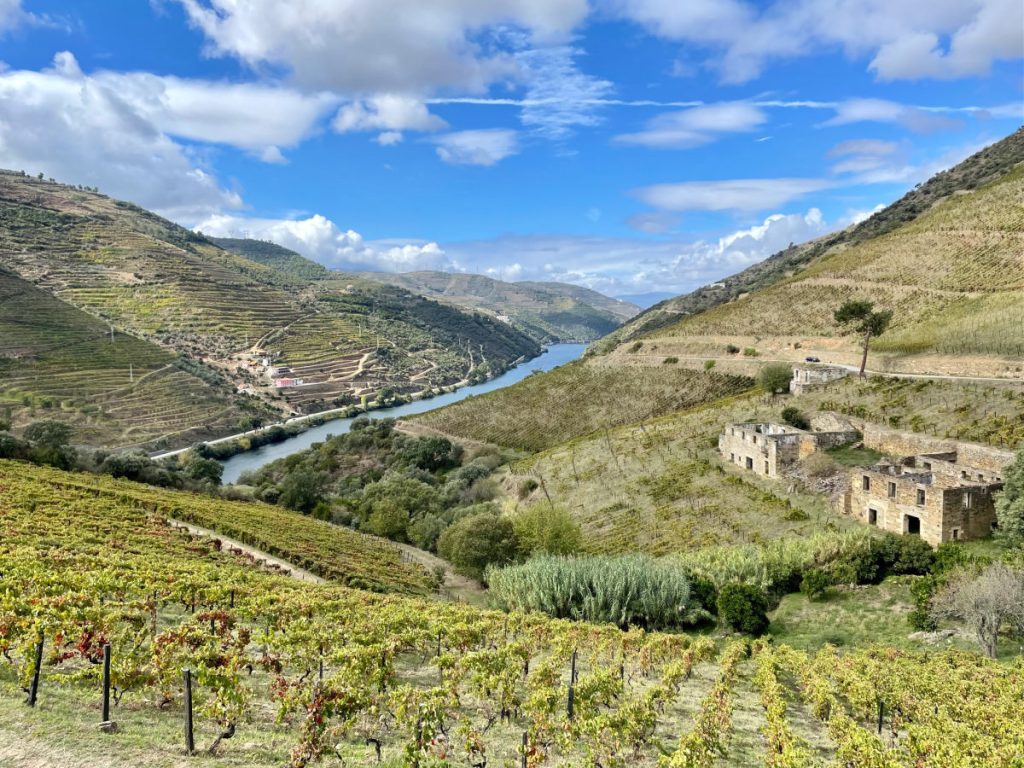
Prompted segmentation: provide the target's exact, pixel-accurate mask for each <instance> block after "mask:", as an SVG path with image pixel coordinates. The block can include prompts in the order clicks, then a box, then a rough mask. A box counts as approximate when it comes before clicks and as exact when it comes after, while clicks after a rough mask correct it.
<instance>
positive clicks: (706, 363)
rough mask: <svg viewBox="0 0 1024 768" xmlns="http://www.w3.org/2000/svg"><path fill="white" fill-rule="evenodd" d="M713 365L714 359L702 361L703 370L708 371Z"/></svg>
mask: <svg viewBox="0 0 1024 768" xmlns="http://www.w3.org/2000/svg"><path fill="white" fill-rule="evenodd" d="M714 367H715V361H714V360H705V361H704V370H705V371H710V370H711V369H712V368H714Z"/></svg>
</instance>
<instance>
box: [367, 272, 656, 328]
mask: <svg viewBox="0 0 1024 768" xmlns="http://www.w3.org/2000/svg"><path fill="white" fill-rule="evenodd" d="M359 276H360V277H362V278H365V279H367V280H377V281H380V282H384V283H388V284H390V285H397V286H401V287H402V288H405V289H406V290H409V291H412V292H413V293H417V294H420V295H422V296H426V297H427V298H431V299H435V300H437V301H443V302H447V303H450V304H454V305H456V306H459V307H464V308H467V309H472V310H483V311H486V312H489V313H491V314H494V315H501V316H503V317H507V318H509V320H510V322H512V323H513V324H514V325H515V326H516V327H518V328H521V329H522V330H524V331H525V332H526V333H528V334H530V335H531V336H532V337H533V338H535V339H536V340H537V341H539V342H542V343H545V342H568V341H593V340H595V339H599V338H601V337H602V336H605V335H606V334H608V333H611V332H612V331H614V330H615V329H616V328H618V327H619V326H620V325H621V324H622V323H624V322H626V321H627V320H629V319H630V318H632V317H633V316H634V315H636V314H637V313H638V312H639V311H640V308H639V307H637V306H635V305H633V304H630V303H629V302H625V301H619V300H618V299H611V298H609V297H607V296H604V295H602V294H600V293H597V292H596V291H591V290H589V289H587V288H583V287H581V286H577V285H569V284H567V283H538V282H522V283H506V282H503V281H501V280H494V279H493V278H490V277H485V276H484V275H470V274H460V273H449V272H407V273H404V274H389V273H384V272H363V273H359Z"/></svg>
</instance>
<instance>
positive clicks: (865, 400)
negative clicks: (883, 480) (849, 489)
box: [507, 378, 1024, 555]
mask: <svg viewBox="0 0 1024 768" xmlns="http://www.w3.org/2000/svg"><path fill="white" fill-rule="evenodd" d="M786 406H795V407H797V408H798V409H799V410H800V411H801V412H802V413H803V414H804V415H805V416H807V417H808V418H815V417H821V416H823V415H825V414H838V415H839V416H840V417H846V418H850V419H852V420H854V422H857V423H859V422H860V421H869V422H872V423H880V424H887V425H889V426H891V427H896V428H899V429H900V430H904V431H911V432H915V433H919V434H921V435H927V436H931V437H938V438H942V439H956V440H963V441H967V442H975V443H984V444H988V445H991V446H994V447H999V448H1013V447H1015V446H1018V445H1021V444H1024V387H1020V386H1011V385H1004V384H992V385H985V384H965V383H960V382H954V381H941V380H934V381H928V380H922V381H912V380H907V379H886V378H872V379H869V380H867V381H864V382H861V381H859V380H856V379H853V378H850V379H845V380H840V381H837V382H834V383H832V384H830V385H828V386H827V387H825V388H823V389H821V390H817V391H813V392H809V393H806V394H804V395H800V396H799V397H786V398H777V397H776V398H773V397H770V396H767V395H763V394H759V393H755V394H747V395H741V396H738V397H731V398H726V399H724V400H721V401H718V402H714V403H708V404H704V405H700V406H697V407H695V408H693V409H690V410H687V411H682V412H679V413H675V414H671V415H667V416H664V417H662V418H651V419H644V420H643V421H639V420H638V421H637V422H636V423H632V424H629V425H626V426H622V427H619V428H618V429H613V430H610V431H609V432H607V433H599V434H593V435H589V436H586V437H582V438H579V439H576V440H571V441H568V442H566V443H564V444H561V445H557V446H554V447H552V448H550V449H548V450H546V451H542V452H540V453H537V454H536V455H534V456H531V457H529V458H526V459H522V460H521V461H519V462H517V463H516V464H513V465H512V466H511V469H510V472H509V477H508V482H507V487H508V489H509V492H510V494H511V496H512V501H513V502H515V503H521V504H526V505H534V504H536V505H540V506H541V507H546V506H547V505H548V504H551V503H553V504H554V505H556V506H557V507H559V508H562V509H565V510H566V511H568V512H570V514H572V516H573V517H574V518H575V519H576V520H577V522H579V524H580V525H581V527H582V529H583V542H584V547H585V549H586V550H588V551H590V552H595V553H613V554H618V553H627V552H636V551H640V552H648V553H650V554H655V555H665V554H669V553H672V552H682V551H691V550H695V549H699V548H701V547H707V546H716V545H726V544H742V543H764V542H767V541H772V540H776V539H786V538H793V537H807V536H810V535H813V534H815V533H817V532H820V531H822V530H825V529H827V528H830V527H837V528H843V529H845V528H850V527H854V526H856V524H855V523H853V522H852V521H849V520H847V519H846V518H844V517H842V516H841V515H838V514H837V513H835V512H834V511H832V510H831V509H830V506H829V499H828V495H827V493H821V494H812V493H808V492H804V491H801V490H799V488H798V486H797V485H795V484H794V483H793V482H791V481H787V482H781V481H780V482H776V481H770V480H765V479H763V478H759V477H756V476H753V475H751V474H749V473H746V472H741V471H737V470H736V469H735V468H734V467H730V466H729V465H728V463H723V462H722V461H721V460H720V458H719V456H718V450H717V437H718V435H719V434H720V433H721V431H722V430H723V428H724V427H725V426H726V425H728V424H731V423H737V422H748V421H761V420H767V421H776V422H778V421H780V420H781V412H782V409H783V408H784V407H786ZM531 488H532V489H533V490H530V489H531ZM521 490H525V491H527V492H528V495H526V496H525V497H524V498H523V499H522V500H520V499H518V498H517V496H518V495H519V494H520V493H521ZM833 490H834V489H833ZM858 527H859V526H858Z"/></svg>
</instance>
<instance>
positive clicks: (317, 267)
mask: <svg viewBox="0 0 1024 768" xmlns="http://www.w3.org/2000/svg"><path fill="white" fill-rule="evenodd" d="M207 239H208V240H210V242H212V243H216V244H217V245H219V246H220V247H221V248H223V249H224V250H226V251H231V252H232V253H237V254H238V255H239V256H244V257H245V258H247V259H249V260H250V261H255V262H257V263H258V264H263V265H265V266H267V267H271V268H272V269H275V270H277V271H278V272H280V273H282V274H284V275H288V276H290V277H293V278H295V279H296V280H300V281H304V282H308V281H310V280H322V279H325V278H327V277H328V276H330V270H328V269H327V267H325V266H323V265H322V264H317V263H316V262H315V261H311V260H309V259H307V258H306V257H305V256H302V255H301V254H298V253H296V252H295V251H293V250H291V249H289V248H285V247H283V246H280V245H278V244H277V243H271V242H268V241H266V240H252V239H250V238H242V237H210V238H207Z"/></svg>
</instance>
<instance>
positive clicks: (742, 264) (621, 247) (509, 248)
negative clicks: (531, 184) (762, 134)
mask: <svg viewBox="0 0 1024 768" xmlns="http://www.w3.org/2000/svg"><path fill="white" fill-rule="evenodd" d="M844 226H845V224H844ZM832 229H835V226H834V225H830V224H829V223H827V222H826V221H825V220H824V218H823V216H822V214H821V212H820V211H819V210H818V209H816V208H811V209H810V210H808V211H807V212H806V213H803V214H799V213H797V214H790V215H782V214H773V215H772V216H768V217H767V218H765V219H764V220H762V222H761V223H759V224H755V225H753V226H750V227H746V228H743V229H740V230H737V231H734V232H729V233H726V234H724V235H722V236H721V237H720V238H717V239H715V240H710V241H705V240H698V241H691V242H686V241H679V240H673V241H664V240H658V241H651V240H642V239H638V238H607V237H570V236H564V237H560V236H554V235H552V236H506V237H501V238H496V239H493V240H481V241H473V242H464V243H448V244H445V251H446V252H447V253H448V254H449V256H451V257H452V258H454V259H456V260H457V261H458V262H459V263H460V264H472V265H473V269H474V271H478V272H481V273H484V274H488V275H490V276H492V277H497V278H499V279H502V280H557V281H561V282H570V283H576V284H578V285H585V286H587V287H589V288H593V289H594V290H599V291H603V292H605V293H607V294H610V295H617V294H623V293H642V292H646V291H674V292H677V293H684V292H687V291H690V290H693V289H694V288H697V287H699V286H701V285H705V284H707V283H710V282H714V281H716V280H719V279H721V278H723V277H725V276H727V275H730V274H733V273H735V272H737V271H739V270H742V269H745V268H746V267H748V266H750V265H751V264H754V263H756V262H758V261H761V260H763V259H765V258H767V257H768V256H770V255H772V254H773V253H776V252H778V251H780V250H782V249H784V248H786V247H787V246H788V245H789V244H790V243H801V242H805V241H807V240H809V239H812V238H815V237H819V236H821V235H823V234H825V233H827V232H829V231H830V230H832Z"/></svg>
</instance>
